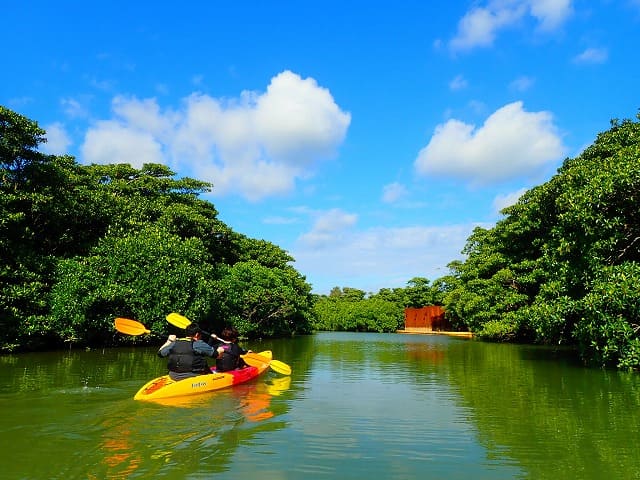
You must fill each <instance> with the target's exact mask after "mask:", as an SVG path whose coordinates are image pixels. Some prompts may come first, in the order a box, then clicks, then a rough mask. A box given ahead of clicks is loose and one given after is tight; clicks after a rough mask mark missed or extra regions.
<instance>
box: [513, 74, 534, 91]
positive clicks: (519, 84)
mask: <svg viewBox="0 0 640 480" xmlns="http://www.w3.org/2000/svg"><path fill="white" fill-rule="evenodd" d="M535 82H536V81H535V79H533V78H531V77H527V76H526V75H521V76H520V77H518V78H516V79H515V80H514V81H513V82H511V83H510V84H509V88H510V89H511V90H515V91H517V92H525V91H527V90H529V89H530V88H531V87H532V86H533V84H534V83H535Z"/></svg>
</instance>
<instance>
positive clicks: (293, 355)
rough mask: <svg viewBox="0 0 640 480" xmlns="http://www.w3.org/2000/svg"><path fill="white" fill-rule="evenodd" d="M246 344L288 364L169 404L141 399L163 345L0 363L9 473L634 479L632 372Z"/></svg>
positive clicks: (395, 341)
mask: <svg viewBox="0 0 640 480" xmlns="http://www.w3.org/2000/svg"><path fill="white" fill-rule="evenodd" d="M247 347H248V348H252V349H253V350H255V351H258V350H265V349H271V350H273V351H274V352H275V353H276V354H277V355H276V358H279V359H282V360H283V361H286V362H287V363H289V364H290V365H291V366H292V368H293V374H292V375H291V376H290V377H282V376H280V375H277V374H275V373H274V372H265V374H264V375H263V376H261V377H258V378H257V379H255V381H253V382H250V383H247V384H243V385H239V386H237V387H234V388H230V389H225V390H220V391H218V392H215V393H214V394H207V395H201V396H194V397H185V398H182V399H179V400H176V401H175V402H173V403H172V404H158V403H148V402H136V401H133V399H132V397H133V395H134V393H135V392H136V391H137V389H138V388H139V387H140V385H142V384H143V383H144V382H146V381H147V380H148V379H149V378H152V377H156V376H158V375H160V374H162V373H164V369H165V363H164V362H163V361H160V360H158V359H157V357H156V356H155V349H144V348H136V349H114V350H105V351H91V352H85V351H81V352H50V353H44V354H29V355H12V356H5V357H0V408H2V411H3V413H4V415H2V416H0V429H1V430H2V432H3V436H2V437H1V440H0V441H2V442H4V445H2V447H3V448H0V460H1V463H2V465H3V478H8V479H25V478H28V479H40V478H43V479H51V478H60V479H63V478H64V479H69V478H92V479H93V478H96V479H105V478H152V477H154V478H155V477H160V478H169V477H172V478H186V479H190V478H194V479H195V478H212V477H215V478H216V479H217V480H220V479H233V478H240V477H257V478H261V479H271V478H287V479H302V478H304V479H307V478H308V477H309V476H312V477H313V478H318V477H324V478H336V477H341V478H343V477H344V478H368V477H374V476H375V477H382V478H394V479H415V478H447V479H449V478H465V479H466V478H474V479H483V478H484V479H500V478H532V479H545V478H569V479H571V478H576V479H577V478H580V479H599V478H625V479H626V478H640V477H639V476H638V472H640V436H639V435H638V432H637V425H638V424H639V421H640V418H639V416H640V388H639V387H640V382H639V378H640V377H639V376H638V375H634V374H623V373H619V372H610V371H601V370H588V369H585V368H582V366H580V365H578V364H576V362H574V361H572V360H570V358H569V357H566V355H567V352H566V351H562V350H555V349H545V348H534V347H527V346H518V345H494V344H486V343H481V342H477V341H473V340H468V339H458V338H455V339H450V338H447V337H442V336H436V337H430V336H422V335H393V334H348V333H322V334H318V335H313V336H308V337H300V338H295V339H286V340H270V341H263V342H255V344H253V345H247ZM6 412H10V413H9V414H7V413H6Z"/></svg>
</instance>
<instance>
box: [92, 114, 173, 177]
mask: <svg viewBox="0 0 640 480" xmlns="http://www.w3.org/2000/svg"><path fill="white" fill-rule="evenodd" d="M81 153H82V156H83V158H84V160H85V162H87V163H99V164H107V163H130V164H131V165H132V166H134V167H136V168H141V167H142V165H143V164H145V163H162V157H163V155H162V145H161V144H160V143H159V142H158V141H157V140H156V139H155V138H154V137H153V135H151V134H150V133H149V132H145V131H142V130H137V129H134V128H131V127H129V126H127V125H122V124H120V123H118V122H116V121H102V122H98V123H97V124H96V125H95V126H94V127H93V128H91V129H90V130H89V131H88V132H87V134H86V136H85V141H84V144H83V145H82V147H81Z"/></svg>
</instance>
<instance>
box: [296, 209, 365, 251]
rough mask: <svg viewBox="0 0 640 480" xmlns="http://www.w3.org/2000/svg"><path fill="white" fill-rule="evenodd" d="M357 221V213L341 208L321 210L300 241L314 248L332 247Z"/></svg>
mask: <svg viewBox="0 0 640 480" xmlns="http://www.w3.org/2000/svg"><path fill="white" fill-rule="evenodd" d="M357 221H358V216H357V215H355V214H353V213H347V212H345V211H343V210H341V209H339V208H334V209H331V210H328V211H325V212H321V213H320V214H318V215H317V216H316V219H315V222H314V224H313V227H312V228H311V230H310V231H309V232H307V233H304V234H303V235H301V236H300V238H299V241H300V243H301V244H302V245H305V246H306V247H309V248H312V249H317V248H323V247H327V246H328V247H330V246H331V245H333V244H335V243H336V241H339V239H340V238H342V237H343V236H344V234H345V232H346V231H347V230H348V229H349V228H350V227H351V226H353V225H355V223H356V222H357Z"/></svg>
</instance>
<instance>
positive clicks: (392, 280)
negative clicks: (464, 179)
mask: <svg viewBox="0 0 640 480" xmlns="http://www.w3.org/2000/svg"><path fill="white" fill-rule="evenodd" d="M342 213H344V212H342ZM475 226H477V225H471V224H468V225H446V226H408V227H399V228H379V227H378V228H371V229H368V230H356V229H355V228H353V227H354V225H353V223H351V222H345V224H344V228H341V227H340V224H339V223H338V224H334V227H335V228H334V229H333V230H332V231H331V237H330V238H327V239H326V240H327V241H326V243H309V242H308V235H309V234H305V235H303V236H302V237H300V239H299V241H298V244H297V246H296V248H295V249H294V251H293V252H292V256H293V257H294V258H295V259H296V264H295V267H296V269H298V270H299V271H302V272H305V271H308V272H314V278H313V281H312V283H313V289H314V292H317V293H325V294H327V293H329V291H330V290H331V288H333V287H336V286H338V287H353V286H355V285H359V286H360V287H358V288H362V289H364V290H365V291H369V292H374V293H375V292H377V291H378V290H379V289H380V288H394V287H404V286H406V284H407V282H408V281H409V280H411V279H412V278H414V277H426V278H429V279H430V280H435V279H436V278H439V277H442V276H444V275H446V274H447V273H448V270H447V268H446V265H447V264H448V263H449V262H451V261H452V260H455V259H462V258H463V256H462V254H461V253H460V252H461V251H462V249H463V247H464V245H465V243H466V240H467V238H468V237H469V235H470V234H471V232H472V230H473V228H474V227H475ZM313 232H315V227H314V230H313V231H312V232H310V233H313Z"/></svg>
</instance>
